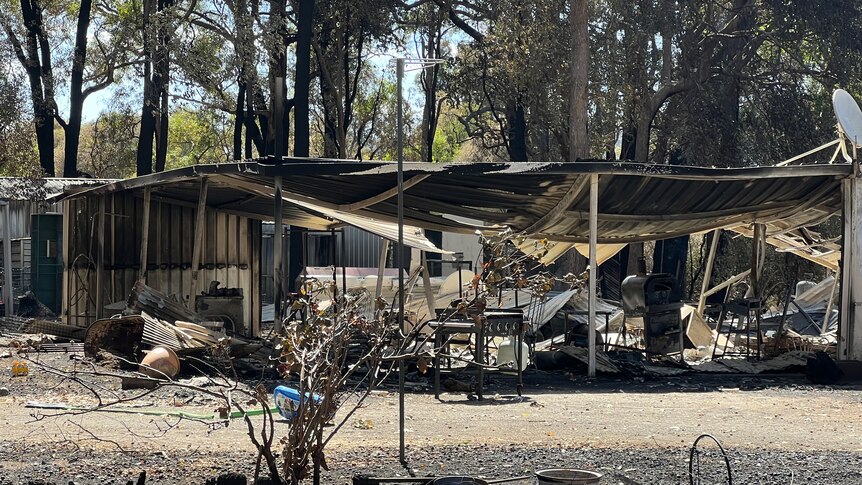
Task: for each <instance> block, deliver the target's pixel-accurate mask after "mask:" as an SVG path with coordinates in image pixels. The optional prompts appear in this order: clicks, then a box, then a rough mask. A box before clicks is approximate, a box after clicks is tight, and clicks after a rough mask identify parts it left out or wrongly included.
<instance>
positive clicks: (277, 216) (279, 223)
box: [272, 177, 298, 332]
mask: <svg viewBox="0 0 862 485" xmlns="http://www.w3.org/2000/svg"><path fill="white" fill-rule="evenodd" d="M281 182H282V179H281V177H275V181H274V185H275V195H274V196H273V200H274V207H273V215H272V220H273V222H274V228H273V234H272V241H273V253H272V264H273V268H272V278H273V286H272V287H273V304H274V305H275V308H274V310H275V316H274V317H273V320H274V322H273V324H274V325H275V331H276V332H281V325H282V319H283V318H284V314H283V312H282V311H281V304H282V300H284V290H283V288H282V282H283V281H284V215H283V204H284V199H283V198H282V193H281ZM291 234H293V231H291ZM293 249H294V248H291V250H293ZM297 250H298V248H297Z"/></svg>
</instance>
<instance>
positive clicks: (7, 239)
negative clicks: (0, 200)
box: [3, 202, 15, 317]
mask: <svg viewBox="0 0 862 485" xmlns="http://www.w3.org/2000/svg"><path fill="white" fill-rule="evenodd" d="M3 276H4V278H3V280H4V281H3V303H5V305H6V307H5V308H6V316H7V317H11V316H12V314H13V311H12V310H13V307H14V306H15V302H14V301H12V297H13V295H12V218H11V217H10V216H9V203H8V202H6V203H4V204H3Z"/></svg>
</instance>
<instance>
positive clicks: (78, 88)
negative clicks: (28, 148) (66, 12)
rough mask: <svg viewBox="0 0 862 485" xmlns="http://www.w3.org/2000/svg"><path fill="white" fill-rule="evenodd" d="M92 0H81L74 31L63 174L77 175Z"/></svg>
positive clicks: (68, 175)
mask: <svg viewBox="0 0 862 485" xmlns="http://www.w3.org/2000/svg"><path fill="white" fill-rule="evenodd" d="M92 8H93V0H81V4H80V10H79V12H78V25H77V28H76V31H75V51H74V58H73V59H72V75H71V78H70V80H69V121H68V123H67V125H66V142H65V147H64V155H65V156H64V161H63V176H65V177H75V176H77V175H78V144H79V142H80V138H81V118H82V113H83V110H84V100H85V99H86V97H85V95H84V66H85V65H86V62H87V31H88V30H89V28H90V15H91V11H92Z"/></svg>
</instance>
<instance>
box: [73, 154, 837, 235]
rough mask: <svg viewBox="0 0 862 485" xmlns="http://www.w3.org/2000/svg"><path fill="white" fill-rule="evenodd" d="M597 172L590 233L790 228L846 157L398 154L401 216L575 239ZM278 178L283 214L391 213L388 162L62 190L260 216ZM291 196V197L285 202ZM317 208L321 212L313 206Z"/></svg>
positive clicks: (816, 208) (453, 226) (267, 212)
mask: <svg viewBox="0 0 862 485" xmlns="http://www.w3.org/2000/svg"><path fill="white" fill-rule="evenodd" d="M593 173H595V174H599V214H598V242H599V243H624V242H637V241H648V240H655V239H664V238H668V237H673V236H678V235H683V234H691V233H696V232H701V231H706V230H710V229H716V228H722V227H732V226H739V225H744V224H750V223H753V222H759V223H772V224H774V225H775V226H776V227H782V228H798V227H803V226H808V225H812V224H815V223H817V222H820V221H822V220H824V219H825V218H827V217H829V216H830V215H831V214H834V213H835V212H837V211H838V210H839V209H840V207H841V190H840V189H841V187H840V184H841V179H843V178H846V177H848V176H850V175H851V173H852V169H851V166H850V165H848V164H828V165H803V166H784V167H754V168H705V167H688V166H669V165H647V164H639V163H633V162H617V161H614V162H609V161H597V160H586V161H578V162H570V163H472V164H428V163H413V162H409V163H405V164H404V181H405V182H404V187H405V193H404V205H405V211H404V214H405V223H406V224H410V225H413V226H417V227H422V228H426V229H437V230H444V231H453V232H468V231H472V230H475V228H476V226H475V225H472V224H469V223H465V222H462V221H463V220H464V219H473V220H481V221H484V222H485V223H486V224H489V225H498V226H510V227H512V228H513V229H514V230H516V231H524V232H526V233H528V234H531V235H532V236H534V237H544V238H547V239H549V240H552V241H568V242H587V240H588V237H589V228H588V205H589V178H590V177H589V175H590V174H593ZM276 176H282V177H283V191H284V198H285V200H286V201H287V202H289V203H288V204H285V209H284V210H285V213H284V214H283V215H284V219H285V222H289V223H290V224H295V225H298V226H303V227H309V228H313V229H325V228H328V227H331V225H332V224H333V221H332V220H331V219H333V218H337V215H338V214H339V213H340V214H342V215H352V216H361V217H365V218H370V219H372V220H374V221H379V222H388V223H394V222H397V218H396V214H397V206H396V200H395V195H396V190H397V188H396V181H397V178H396V177H397V167H396V164H395V163H392V162H373V161H372V162H356V161H339V160H326V159H305V158H299V159H296V158H287V159H285V163H283V164H280V165H274V164H271V163H266V160H258V161H247V162H239V163H226V164H219V165H198V166H193V167H186V168H181V169H177V170H172V171H169V172H163V173H158V174H153V175H148V176H144V177H137V178H133V179H129V180H123V181H118V182H113V183H110V184H106V185H103V186H100V187H97V188H93V189H89V190H86V191H83V192H79V193H77V194H72V195H68V196H66V197H80V196H84V195H97V194H104V193H110V192H114V191H120V190H137V189H141V188H143V187H152V188H153V197H154V198H155V197H160V198H163V199H165V200H168V201H176V202H179V203H185V204H196V203H197V197H198V187H199V181H200V180H201V179H202V178H207V179H208V180H209V182H210V185H209V189H208V190H209V199H208V205H209V206H211V207H214V208H215V209H218V210H222V211H224V212H228V213H235V214H239V215H246V216H251V217H255V218H259V219H272V196H273V193H274V189H273V186H274V183H273V181H274V177H276ZM290 202H292V203H290ZM322 209H325V210H322Z"/></svg>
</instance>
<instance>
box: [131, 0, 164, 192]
mask: <svg viewBox="0 0 862 485" xmlns="http://www.w3.org/2000/svg"><path fill="white" fill-rule="evenodd" d="M154 1H155V0H144V23H143V45H144V100H143V106H142V108H141V129H140V131H139V134H138V149H137V153H136V158H137V174H138V176H141V175H149V174H151V173H152V172H153V139H154V137H155V134H156V110H157V109H158V106H159V97H158V95H157V93H156V90H155V87H154V86H153V63H152V61H153V53H152V46H151V45H150V42H151V41H150V34H149V32H148V30H149V29H150V17H151V16H152V14H153V11H154V8H153V7H154V4H153V2H154Z"/></svg>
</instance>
